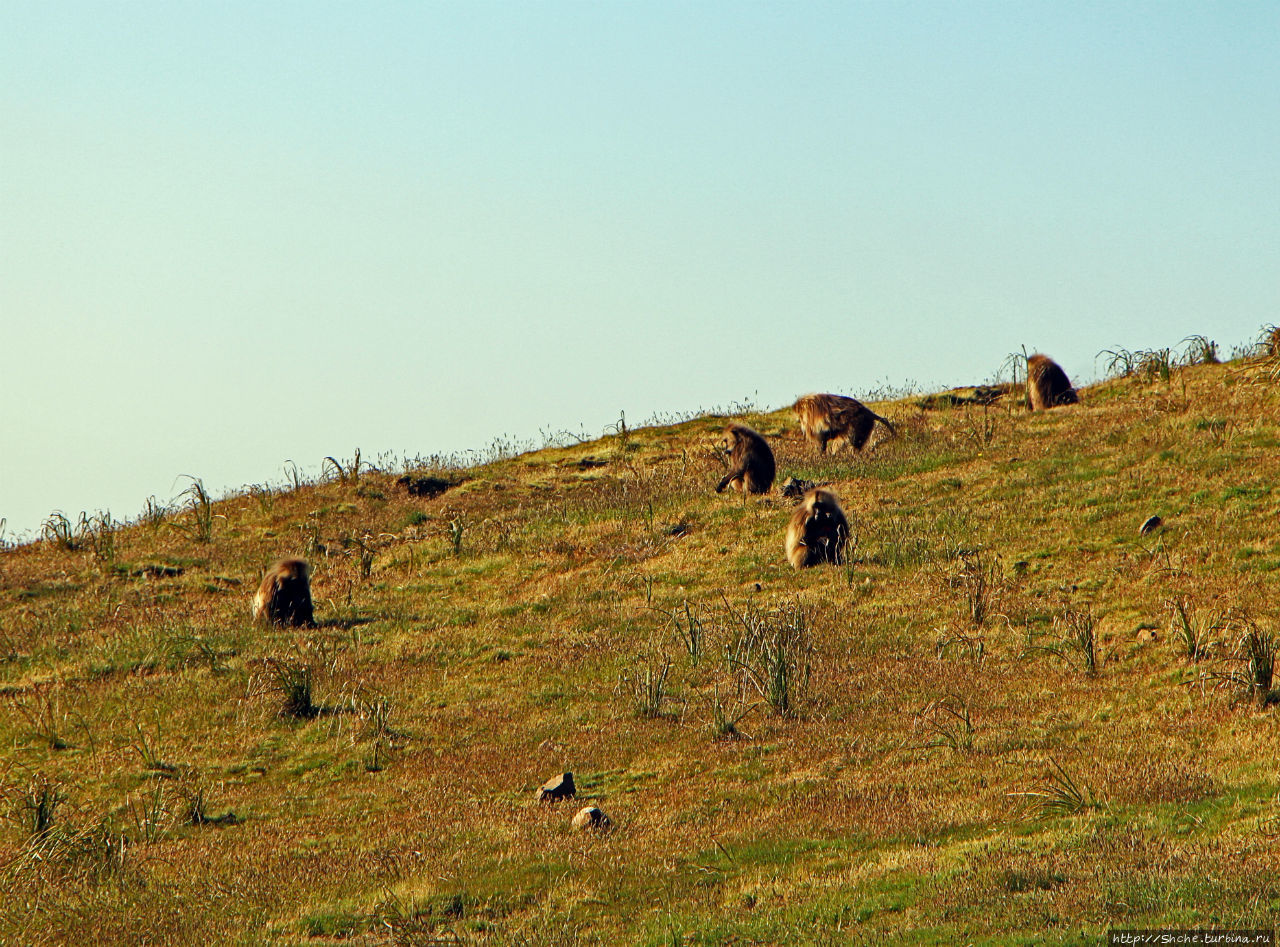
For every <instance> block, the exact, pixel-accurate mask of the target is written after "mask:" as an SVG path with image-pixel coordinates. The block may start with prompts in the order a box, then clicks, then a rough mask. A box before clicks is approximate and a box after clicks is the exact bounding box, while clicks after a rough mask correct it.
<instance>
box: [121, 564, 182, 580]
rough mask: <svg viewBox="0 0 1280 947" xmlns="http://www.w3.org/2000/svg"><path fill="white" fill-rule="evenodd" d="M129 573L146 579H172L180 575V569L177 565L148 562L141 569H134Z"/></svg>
mask: <svg viewBox="0 0 1280 947" xmlns="http://www.w3.org/2000/svg"><path fill="white" fill-rule="evenodd" d="M131 574H132V575H137V576H143V577H145V578H148V579H172V578H173V577H174V576H179V575H182V569H181V568H180V567H178V566H162V565H156V564H154V563H148V564H147V565H145V566H143V567H142V568H141V569H134V570H133V572H132V573H131Z"/></svg>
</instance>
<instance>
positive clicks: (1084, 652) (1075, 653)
mask: <svg viewBox="0 0 1280 947" xmlns="http://www.w3.org/2000/svg"><path fill="white" fill-rule="evenodd" d="M1053 625H1054V637H1053V638H1052V639H1051V640H1049V641H1047V642H1040V643H1035V644H1031V645H1028V646H1027V648H1026V649H1025V650H1024V651H1023V655H1024V656H1027V655H1030V654H1035V653H1044V654H1051V655H1053V656H1054V657H1056V658H1060V659H1061V660H1063V661H1064V662H1066V663H1067V664H1069V665H1071V666H1073V667H1077V668H1079V669H1080V670H1081V671H1083V672H1084V674H1085V675H1086V676H1087V677H1097V676H1098V670H1099V669H1100V668H1101V666H1102V663H1103V661H1104V658H1103V657H1102V656H1101V655H1099V653H1098V636H1097V631H1096V622H1095V620H1094V617H1093V612H1092V611H1090V610H1088V609H1086V610H1084V611H1077V610H1075V609H1070V608H1069V609H1067V610H1066V611H1064V612H1063V613H1062V614H1061V615H1059V616H1058V617H1057V618H1055V619H1054V620H1053Z"/></svg>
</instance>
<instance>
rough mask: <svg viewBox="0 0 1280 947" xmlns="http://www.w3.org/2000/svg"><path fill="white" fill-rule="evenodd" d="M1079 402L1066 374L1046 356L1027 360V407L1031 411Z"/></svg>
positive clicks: (1032, 357) (1035, 356)
mask: <svg viewBox="0 0 1280 947" xmlns="http://www.w3.org/2000/svg"><path fill="white" fill-rule="evenodd" d="M1079 400H1080V398H1079V396H1078V395H1076V390H1075V389H1074V388H1072V387H1071V380H1070V379H1069V378H1067V373H1066V372H1064V371H1063V370H1062V366H1060V365H1059V364H1058V363H1057V362H1055V361H1054V360H1053V359H1051V358H1049V356H1047V355H1032V356H1031V357H1030V358H1028V359H1027V407H1028V408H1030V409H1031V410H1032V411H1048V410H1049V409H1050V408H1056V407H1057V406H1058V405H1063V404H1075V403H1076V402H1078V401H1079Z"/></svg>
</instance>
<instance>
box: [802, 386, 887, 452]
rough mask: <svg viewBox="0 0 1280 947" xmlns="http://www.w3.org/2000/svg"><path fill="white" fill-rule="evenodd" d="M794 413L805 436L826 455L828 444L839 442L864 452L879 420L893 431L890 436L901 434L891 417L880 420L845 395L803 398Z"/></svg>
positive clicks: (862, 405)
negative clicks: (890, 421)
mask: <svg viewBox="0 0 1280 947" xmlns="http://www.w3.org/2000/svg"><path fill="white" fill-rule="evenodd" d="M792 410H794V411H795V413H796V418H797V419H798V420H799V421H800V430H801V431H803V432H804V436H805V437H806V438H808V439H809V440H810V441H811V442H813V443H815V444H817V445H818V450H820V451H821V452H822V453H824V454H825V453H826V452H827V444H828V443H830V442H831V441H838V440H844V441H847V442H848V444H849V446H850V447H852V448H853V449H854V450H857V451H860V450H862V448H863V447H865V446H866V444H867V440H868V439H869V438H870V437H871V431H872V429H873V428H874V427H875V426H876V422H877V421H879V422H881V423H882V424H883V425H884V426H885V427H887V428H888V429H889V434H890V435H896V434H897V433H898V432H897V430H896V429H895V428H894V426H893V425H892V424H891V423H889V420H888V419H887V418H882V417H880V415H878V414H876V413H875V412H874V411H872V410H871V409H870V408H868V407H867V406H866V405H865V404H863V403H862V402H861V401H859V400H857V399H856V398H846V397H845V396H844V395H802V396H801V397H800V398H798V399H796V403H795V405H794V406H793V408H792Z"/></svg>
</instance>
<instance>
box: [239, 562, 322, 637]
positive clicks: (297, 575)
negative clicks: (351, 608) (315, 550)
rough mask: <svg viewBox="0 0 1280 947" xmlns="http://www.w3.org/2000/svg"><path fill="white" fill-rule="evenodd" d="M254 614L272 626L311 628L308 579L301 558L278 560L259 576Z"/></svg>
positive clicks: (304, 564)
mask: <svg viewBox="0 0 1280 947" xmlns="http://www.w3.org/2000/svg"><path fill="white" fill-rule="evenodd" d="M253 617H254V618H255V619H257V620H259V621H262V620H265V621H267V622H270V623H271V624H273V625H290V626H293V627H295V628H298V627H304V626H305V627H312V626H314V625H315V623H316V621H315V616H314V614H313V613H312V608H311V580H310V578H309V575H308V571H307V564H306V562H305V561H304V560H302V559H281V560H280V561H279V562H277V563H276V564H275V565H273V566H272V567H271V568H270V569H268V570H267V574H266V575H264V576H263V577H262V584H261V585H259V586H258V594H257V595H255V596H254V597H253Z"/></svg>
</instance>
